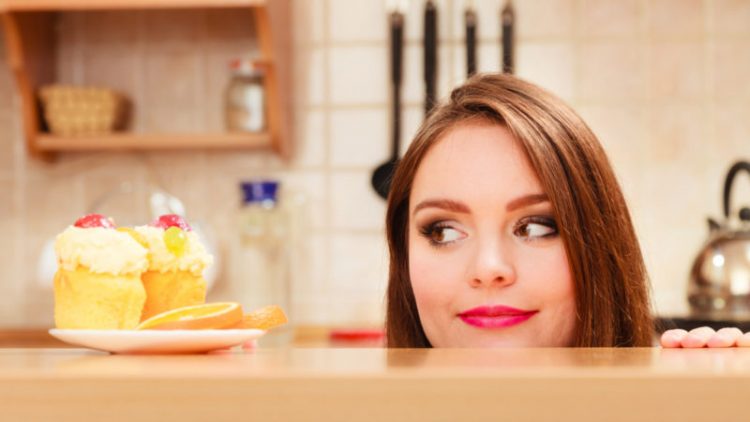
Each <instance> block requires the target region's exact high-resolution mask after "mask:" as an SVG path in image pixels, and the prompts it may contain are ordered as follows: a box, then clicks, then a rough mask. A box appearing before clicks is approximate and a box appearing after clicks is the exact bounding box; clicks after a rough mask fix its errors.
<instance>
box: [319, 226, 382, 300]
mask: <svg viewBox="0 0 750 422" xmlns="http://www.w3.org/2000/svg"><path fill="white" fill-rule="evenodd" d="M331 259H332V261H331V265H332V268H331V284H330V286H331V288H332V289H333V291H335V292H337V293H339V294H341V297H342V298H343V299H355V300H363V301H370V300H371V299H372V298H373V296H374V295H381V296H380V297H381V298H382V297H383V296H382V295H384V294H385V286H386V285H387V283H388V252H387V248H386V246H385V241H384V239H383V236H381V235H378V234H372V235H365V234H361V235H333V236H332V237H331Z"/></svg>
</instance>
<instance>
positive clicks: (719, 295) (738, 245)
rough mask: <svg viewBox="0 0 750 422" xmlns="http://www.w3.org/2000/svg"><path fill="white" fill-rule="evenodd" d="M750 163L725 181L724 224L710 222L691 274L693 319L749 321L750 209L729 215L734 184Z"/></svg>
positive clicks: (741, 164)
mask: <svg viewBox="0 0 750 422" xmlns="http://www.w3.org/2000/svg"><path fill="white" fill-rule="evenodd" d="M740 171H746V172H747V173H748V174H750V162H747V161H739V162H737V163H735V164H734V165H733V166H732V167H731V168H730V169H729V172H728V173H727V176H726V180H725V181H724V197H723V200H724V201H723V205H724V221H722V222H718V221H716V220H713V219H711V218H709V219H708V227H709V237H708V240H706V243H705V244H704V245H703V247H702V248H701V250H700V251H699V252H698V256H697V257H696V258H695V262H694V263H693V267H692V269H691V271H690V282H689V284H688V302H689V303H690V307H691V310H692V313H693V315H694V316H699V317H703V318H724V319H750V208H748V207H747V206H743V207H740V210H739V212H738V213H737V218H732V216H731V215H730V213H731V212H732V209H731V207H730V199H731V193H732V184H733V182H734V179H735V176H736V175H737V173H739V172H740Z"/></svg>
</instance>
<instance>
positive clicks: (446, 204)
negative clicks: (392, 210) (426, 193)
mask: <svg viewBox="0 0 750 422" xmlns="http://www.w3.org/2000/svg"><path fill="white" fill-rule="evenodd" d="M425 208H440V209H443V210H446V211H453V212H460V213H463V214H468V213H469V212H470V210H469V207H468V206H466V204H464V203H463V202H458V201H454V200H451V199H427V200H424V201H422V202H420V203H419V204H417V206H416V207H414V211H413V212H412V215H416V214H417V211H419V210H422V209H425Z"/></svg>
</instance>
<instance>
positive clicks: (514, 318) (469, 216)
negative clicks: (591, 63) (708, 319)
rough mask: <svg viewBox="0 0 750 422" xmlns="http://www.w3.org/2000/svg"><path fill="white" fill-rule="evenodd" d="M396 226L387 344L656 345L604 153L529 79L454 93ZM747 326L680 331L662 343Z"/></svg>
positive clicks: (391, 231)
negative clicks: (690, 331) (688, 331)
mask: <svg viewBox="0 0 750 422" xmlns="http://www.w3.org/2000/svg"><path fill="white" fill-rule="evenodd" d="M386 225H387V227H386V229H387V236H388V243H389V249H390V257H391V263H390V274H389V286H388V294H387V317H386V326H387V333H388V345H389V346H390V347H502V346H517V347H525V346H577V347H592V346H650V345H651V343H652V336H653V321H652V319H651V316H650V305H649V294H648V293H649V292H648V279H647V273H646V269H645V266H644V263H643V257H642V255H641V251H640V248H639V245H638V241H637V238H636V235H635V232H634V230H633V225H632V222H631V220H630V216H629V213H628V209H627V206H626V204H625V201H624V198H623V195H622V192H621V190H620V187H619V185H618V183H617V180H616V178H615V175H614V173H613V171H612V168H611V166H610V164H609V161H608V159H607V157H606V154H605V153H604V151H603V150H602V148H601V145H600V144H599V142H598V141H597V139H596V137H595V136H594V134H593V133H592V132H591V130H590V129H589V128H588V127H587V126H586V124H585V123H584V122H583V121H582V120H581V118H580V117H579V116H578V115H577V114H576V113H575V112H573V110H572V109H571V108H570V107H568V106H567V105H566V104H564V103H563V102H562V101H561V100H559V99H557V98H556V97H554V96H553V95H551V94H549V93H547V92H546V91H544V90H542V89H540V88H538V87H536V86H534V85H532V84H530V83H527V82H524V81H522V80H519V79H516V78H514V77H511V76H507V75H480V76H476V77H474V78H472V79H470V80H469V81H468V82H467V83H466V84H465V85H463V86H461V87H459V88H457V89H456V90H454V92H453V93H452V95H451V98H450V100H449V101H448V102H447V103H446V104H443V105H441V106H440V107H438V108H437V109H436V110H434V111H433V113H432V114H431V115H430V116H429V118H428V119H427V120H426V122H425V123H424V124H423V125H422V127H421V129H420V130H419V132H418V133H417V135H416V137H415V139H414V141H413V143H412V144H411V146H410V147H409V150H408V151H407V153H406V155H405V156H404V158H403V159H402V160H401V163H400V164H399V166H398V169H397V171H396V174H395V175H394V179H393V183H392V186H391V192H390V196H389V199H388V212H387V224H386ZM740 336H741V332H739V330H737V329H732V330H723V331H720V332H719V333H714V332H713V330H710V329H701V330H698V331H695V332H692V333H690V334H688V333H686V332H684V331H677V330H675V331H670V332H667V333H665V335H664V337H663V339H662V343H663V344H664V345H665V346H666V347H680V346H685V347H698V346H699V347H702V346H704V345H706V344H710V345H713V346H729V345H734V344H736V342H737V340H738V339H739V338H740ZM748 340H750V339H748Z"/></svg>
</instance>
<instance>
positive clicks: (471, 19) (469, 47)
mask: <svg viewBox="0 0 750 422" xmlns="http://www.w3.org/2000/svg"><path fill="white" fill-rule="evenodd" d="M464 22H465V23H466V77H467V78H470V77H471V76H472V75H474V74H475V73H477V12H476V10H474V2H473V1H469V2H468V3H467V4H466V11H465V12H464Z"/></svg>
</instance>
